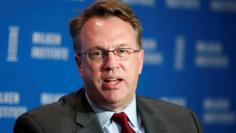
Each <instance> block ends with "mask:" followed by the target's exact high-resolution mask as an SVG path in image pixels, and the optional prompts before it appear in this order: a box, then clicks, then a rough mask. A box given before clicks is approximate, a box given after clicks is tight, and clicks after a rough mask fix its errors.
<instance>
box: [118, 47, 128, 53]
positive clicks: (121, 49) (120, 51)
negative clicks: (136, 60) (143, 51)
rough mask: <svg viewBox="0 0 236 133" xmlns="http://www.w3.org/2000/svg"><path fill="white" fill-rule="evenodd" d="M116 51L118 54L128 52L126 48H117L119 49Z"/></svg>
mask: <svg viewBox="0 0 236 133" xmlns="http://www.w3.org/2000/svg"><path fill="white" fill-rule="evenodd" d="M116 52H117V53H118V54H128V53H129V49H127V48H119V49H117V50H116Z"/></svg>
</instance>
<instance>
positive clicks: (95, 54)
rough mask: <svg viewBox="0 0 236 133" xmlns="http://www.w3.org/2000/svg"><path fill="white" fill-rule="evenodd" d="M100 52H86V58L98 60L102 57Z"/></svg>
mask: <svg viewBox="0 0 236 133" xmlns="http://www.w3.org/2000/svg"><path fill="white" fill-rule="evenodd" d="M102 53H103V52H102V51H101V50H93V51H89V52H88V56H89V58H91V59H98V58H101V57H102Z"/></svg>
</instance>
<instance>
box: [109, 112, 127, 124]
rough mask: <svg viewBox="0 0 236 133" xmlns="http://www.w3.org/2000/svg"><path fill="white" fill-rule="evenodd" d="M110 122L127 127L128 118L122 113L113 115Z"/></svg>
mask: <svg viewBox="0 0 236 133" xmlns="http://www.w3.org/2000/svg"><path fill="white" fill-rule="evenodd" d="M112 120H114V121H115V122H117V123H118V124H120V125H128V117H127V115H126V114H125V113H124V112H121V113H114V114H113V116H112Z"/></svg>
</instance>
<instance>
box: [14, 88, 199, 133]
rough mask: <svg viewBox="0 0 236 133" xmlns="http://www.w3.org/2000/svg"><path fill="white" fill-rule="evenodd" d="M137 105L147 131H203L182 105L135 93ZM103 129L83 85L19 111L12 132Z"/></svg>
mask: <svg viewBox="0 0 236 133" xmlns="http://www.w3.org/2000/svg"><path fill="white" fill-rule="evenodd" d="M137 108H138V112H139V114H140V115H141V119H142V124H143V126H144V128H145V132H146V133H201V132H202V131H201V128H200V124H199V123H198V121H197V119H196V117H195V115H194V114H193V113H192V112H191V111H190V110H187V109H184V108H182V107H179V106H176V105H173V104H170V103H166V102H163V101H158V100H154V99H149V98H144V97H137ZM102 132H103V131H102V129H101V126H100V124H99V121H98V118H97V117H96V114H95V113H94V112H93V110H92V108H91V107H90V105H89V104H88V102H87V100H86V98H85V93H84V89H81V90H80V91H78V92H75V93H72V94H69V95H67V96H64V97H62V98H61V99H60V100H59V101H58V102H55V103H52V104H49V105H46V106H43V107H40V108H37V109H35V110H33V111H31V112H27V113H25V114H23V115H21V116H20V117H19V118H18V119H17V121H16V123H15V126H14V133H102Z"/></svg>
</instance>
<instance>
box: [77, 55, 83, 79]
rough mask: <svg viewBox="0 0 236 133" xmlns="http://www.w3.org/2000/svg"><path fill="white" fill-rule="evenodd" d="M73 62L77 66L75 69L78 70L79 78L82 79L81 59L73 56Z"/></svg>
mask: <svg viewBox="0 0 236 133" xmlns="http://www.w3.org/2000/svg"><path fill="white" fill-rule="evenodd" d="M75 62H76V64H77V68H78V70H79V73H80V76H81V77H83V70H82V66H81V57H80V56H79V55H77V54H76V55H75Z"/></svg>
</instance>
